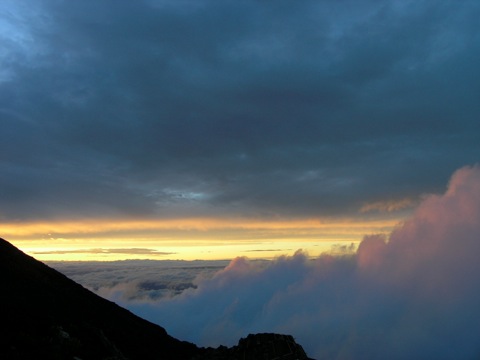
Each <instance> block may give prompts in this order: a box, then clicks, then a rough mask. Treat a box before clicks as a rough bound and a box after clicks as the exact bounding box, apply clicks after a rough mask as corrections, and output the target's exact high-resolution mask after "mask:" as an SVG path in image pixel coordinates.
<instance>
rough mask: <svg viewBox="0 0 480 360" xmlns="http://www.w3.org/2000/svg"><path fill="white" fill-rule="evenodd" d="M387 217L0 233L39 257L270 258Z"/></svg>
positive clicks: (336, 242) (97, 223) (365, 230)
mask: <svg viewBox="0 0 480 360" xmlns="http://www.w3.org/2000/svg"><path fill="white" fill-rule="evenodd" d="M400 220H401V219H398V218H388V219H373V220H366V219H355V218H337V219H333V218H332V219H274V220H271V219H269V220H259V219H219V218H194V219H152V220H131V219H127V220H118V219H108V220H105V219H101V220H98V219H95V220H77V221H75V220H70V221H50V222H47V221H38V222H25V223H17V222H10V223H0V231H1V235H0V236H2V237H4V238H5V239H6V240H8V241H10V242H12V243H13V244H14V245H15V246H18V247H19V248H20V249H22V250H23V251H25V252H26V253H27V254H29V255H32V256H34V257H35V258H37V259H39V260H42V261H52V260H63V261H82V260H92V261H113V260H125V259H169V260H172V259H183V260H195V259H206V260H215V259H218V260H220V259H222V260H224V259H232V258H234V257H236V256H248V257H250V258H272V257H275V256H279V255H285V254H291V253H293V252H295V251H296V250H298V249H303V250H305V251H307V252H308V253H310V254H311V255H312V256H318V255H319V254H320V253H322V252H326V251H329V249H332V247H335V246H337V247H338V246H340V245H342V244H343V245H345V244H348V245H349V244H355V245H356V244H358V243H359V241H361V239H362V238H363V236H365V235H367V234H372V233H388V232H390V231H391V230H392V229H393V228H394V227H395V226H396V225H397V224H398V223H399V221H400Z"/></svg>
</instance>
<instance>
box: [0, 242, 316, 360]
mask: <svg viewBox="0 0 480 360" xmlns="http://www.w3.org/2000/svg"><path fill="white" fill-rule="evenodd" d="M0 359H2V360H3V359H6V360H7V359H8V360H10V359H19V360H20V359H22V360H23V359H29V360H30V359H49V360H57V359H58V360H60V359H70V360H87V359H94V360H96V359H104V360H107V359H108V360H114V359H132V360H133V359H141V360H148V359H158V360H162V359H165V360H170V359H172V360H173V359H175V360H183V359H185V360H186V359H189V360H257V359H263V360H273V359H276V360H302V359H303V360H308V357H307V356H306V354H305V352H304V351H303V348H302V347H301V346H300V345H298V344H296V343H295V340H294V339H293V338H292V337H291V336H289V335H278V334H257V335H249V336H248V337H247V338H246V339H241V340H240V342H239V343H238V345H237V346H233V347H231V348H227V347H224V346H220V347H218V348H217V349H212V348H207V349H205V348H198V347H197V346H196V345H194V344H191V343H188V342H184V341H180V340H177V339H175V338H173V337H171V336H170V335H168V334H167V332H166V331H165V329H163V328H162V327H160V326H158V325H155V324H152V323H150V322H148V321H146V320H144V319H142V318H139V317H138V316H136V315H134V314H132V313H131V312H129V311H128V310H126V309H124V308H121V307H120V306H118V305H116V304H115V303H113V302H111V301H108V300H105V299H103V298H101V297H100V296H98V295H96V294H94V293H92V292H91V291H89V290H87V289H85V288H84V287H83V286H81V285H79V284H77V283H76V282H74V281H73V280H70V279H68V278H67V277H66V276H64V275H63V274H61V273H59V272H58V271H56V270H54V269H52V268H50V267H48V266H47V265H45V264H43V263H42V262H40V261H37V260H35V259H34V258H32V257H30V256H28V255H26V254H24V253H23V252H21V251H20V250H18V249H17V248H16V247H14V246H13V245H11V244H10V243H8V242H7V241H5V240H3V239H1V238H0Z"/></svg>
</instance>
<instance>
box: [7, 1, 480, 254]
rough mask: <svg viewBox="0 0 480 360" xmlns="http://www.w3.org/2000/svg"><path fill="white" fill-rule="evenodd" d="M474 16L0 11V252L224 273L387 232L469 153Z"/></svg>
mask: <svg viewBox="0 0 480 360" xmlns="http://www.w3.org/2000/svg"><path fill="white" fill-rule="evenodd" d="M479 17H480V3H479V2H478V1H475V0H470V1H469V0H466V1H461V2H458V1H442V2H438V1H434V0H415V1H413V0H412V1H410V0H401V1H400V0H383V1H379V0H361V1H357V0H350V1H349V0H345V1H333V0H331V1H328V0H324V1H313V0H312V1H309V0H305V1H295V2H292V1H283V0H280V1H260V0H256V1H253V0H246V1H240V2H239V1H229V0H225V1H214V0H211V1H208V0H196V1H189V0H176V1H171V0H163V1H162V0H138V1H133V2H132V1H126V0H105V1H94V0H84V1H76V2H72V1H61V0H30V1H29V0H3V1H2V2H1V3H0V44H1V46H0V65H1V66H0V136H1V141H0V236H2V237H4V238H6V239H7V240H10V241H12V242H13V243H14V244H15V245H17V246H19V247H20V248H21V249H23V250H26V251H27V252H28V253H30V254H32V255H34V256H35V257H37V258H39V259H49V260H82V259H84V260H93V259H104V260H112V259H124V258H139V259H142V258H144V259H147V258H148V259H232V258H234V257H235V256H236V255H242V256H249V257H274V256H279V255H282V254H290V255H292V254H294V253H295V251H296V250H298V249H300V248H301V249H304V250H306V251H308V252H309V253H310V254H312V255H314V256H316V255H318V254H320V253H321V252H322V251H326V250H332V249H333V251H334V250H335V249H339V247H340V248H342V246H346V247H348V246H350V245H351V244H354V245H355V246H356V245H358V244H359V243H360V241H361V240H362V239H363V236H364V235H368V234H378V233H380V234H386V235H388V234H390V232H391V231H392V230H393V229H394V228H395V227H396V226H398V225H397V224H398V223H399V222H401V221H404V220H405V219H407V218H408V217H409V216H412V214H413V213H414V211H416V209H417V207H418V206H419V204H421V203H422V201H423V199H424V198H425V197H426V196H428V195H427V194H441V193H443V192H444V191H445V189H446V187H447V184H448V182H449V179H450V177H451V176H452V174H454V172H455V171H456V170H458V169H460V168H463V167H464V166H467V165H470V166H471V165H474V164H476V163H478V161H479V155H480V121H479V115H480V102H479V101H478V99H479V95H480V71H479V70H478V64H479V63H480V23H479V22H478V18H479Z"/></svg>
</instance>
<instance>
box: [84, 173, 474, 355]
mask: <svg viewBox="0 0 480 360" xmlns="http://www.w3.org/2000/svg"><path fill="white" fill-rule="evenodd" d="M479 254H480V168H479V167H478V166H477V167H473V168H462V169H460V170H459V171H457V172H456V173H455V174H454V175H453V176H452V179H451V181H450V185H449V187H448V190H447V191H446V192H445V193H444V194H443V195H431V196H428V197H426V198H425V199H424V200H423V201H422V203H421V204H420V205H419V207H418V208H417V209H416V210H415V212H414V214H413V216H412V217H411V218H409V219H408V220H406V221H405V222H404V223H403V224H401V225H399V226H398V228H397V229H395V230H394V231H393V232H392V233H391V234H390V235H389V236H388V237H387V238H386V237H384V236H378V235H370V236H366V237H365V238H364V239H363V241H362V243H361V244H360V246H359V248H358V251H357V252H356V254H354V255H350V256H345V257H332V256H320V257H319V258H317V259H314V260H309V259H308V258H307V257H306V256H305V254H303V253H302V252H301V251H299V252H297V253H296V254H295V255H294V256H284V257H281V258H278V259H277V260H275V261H272V262H270V263H269V265H266V264H265V262H254V261H249V260H248V259H247V258H237V259H235V260H233V261H232V262H231V263H230V264H229V265H228V266H227V267H226V268H224V269H223V270H221V271H218V272H217V273H216V274H214V276H213V277H212V276H211V275H210V276H208V277H207V278H204V279H203V280H202V279H197V280H196V281H194V283H195V287H191V286H187V287H188V289H186V290H184V291H183V292H182V293H181V294H180V295H177V296H174V297H167V298H166V297H163V298H160V299H159V300H156V301H152V300H150V301H146V302H145V301H144V302H141V301H138V300H133V299H134V298H135V297H136V298H137V299H138V295H137V296H132V293H133V294H135V293H137V294H138V293H140V294H143V295H147V296H150V295H148V291H146V290H145V286H143V285H142V284H136V285H135V284H134V283H133V282H131V281H129V282H125V283H123V287H122V286H120V285H122V284H121V281H120V283H119V284H115V285H114V286H106V287H104V288H102V289H101V291H100V293H101V294H102V295H104V296H108V297H110V298H111V299H114V300H116V301H119V302H120V303H121V304H122V305H124V306H126V307H128V308H129V309H131V310H132V311H133V312H135V313H137V314H139V315H140V316H143V317H145V318H146V319H149V320H151V321H154V322H157V323H158V324H160V325H162V326H164V327H165V328H166V329H167V330H168V332H170V333H171V334H172V335H174V336H176V337H178V338H181V339H183V340H189V341H193V342H195V343H197V344H200V345H204V346H207V345H209V346H218V345H220V344H224V345H232V344H234V343H236V342H237V341H238V339H239V338H240V337H242V336H246V335H247V334H248V333H256V332H278V333H287V334H292V335H293V336H294V337H295V338H296V339H297V341H299V343H300V344H302V345H303V346H304V347H305V350H306V351H307V353H308V354H309V355H310V356H312V357H314V358H317V359H452V360H453V359H477V358H478V357H479V355H480V345H479V344H480V343H479V338H478V336H479V334H480V308H479V306H478V304H479V303H480V278H479V276H478V274H479V272H480V262H479V261H478V255H479ZM171 273H175V271H173V270H171ZM177 273H178V270H177ZM152 275H153V274H152ZM93 277H94V278H98V276H96V275H93ZM161 277H162V274H160V275H159V278H161ZM177 278H182V277H181V276H180V277H177ZM152 279H153V278H152ZM183 279H185V277H183ZM150 298H152V296H150Z"/></svg>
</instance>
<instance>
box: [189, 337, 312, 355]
mask: <svg viewBox="0 0 480 360" xmlns="http://www.w3.org/2000/svg"><path fill="white" fill-rule="evenodd" d="M308 359H309V358H308V356H307V354H306V353H305V351H304V350H303V348H302V347H301V346H300V345H299V344H297V343H296V342H295V340H294V338H293V337H292V336H290V335H280V334H270V333H264V334H250V335H248V336H247V337H246V338H242V339H240V341H239V342H238V345H236V346H233V347H231V348H227V347H225V346H220V347H218V348H216V349H212V348H209V349H205V353H204V354H202V355H199V356H197V357H195V360H308Z"/></svg>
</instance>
